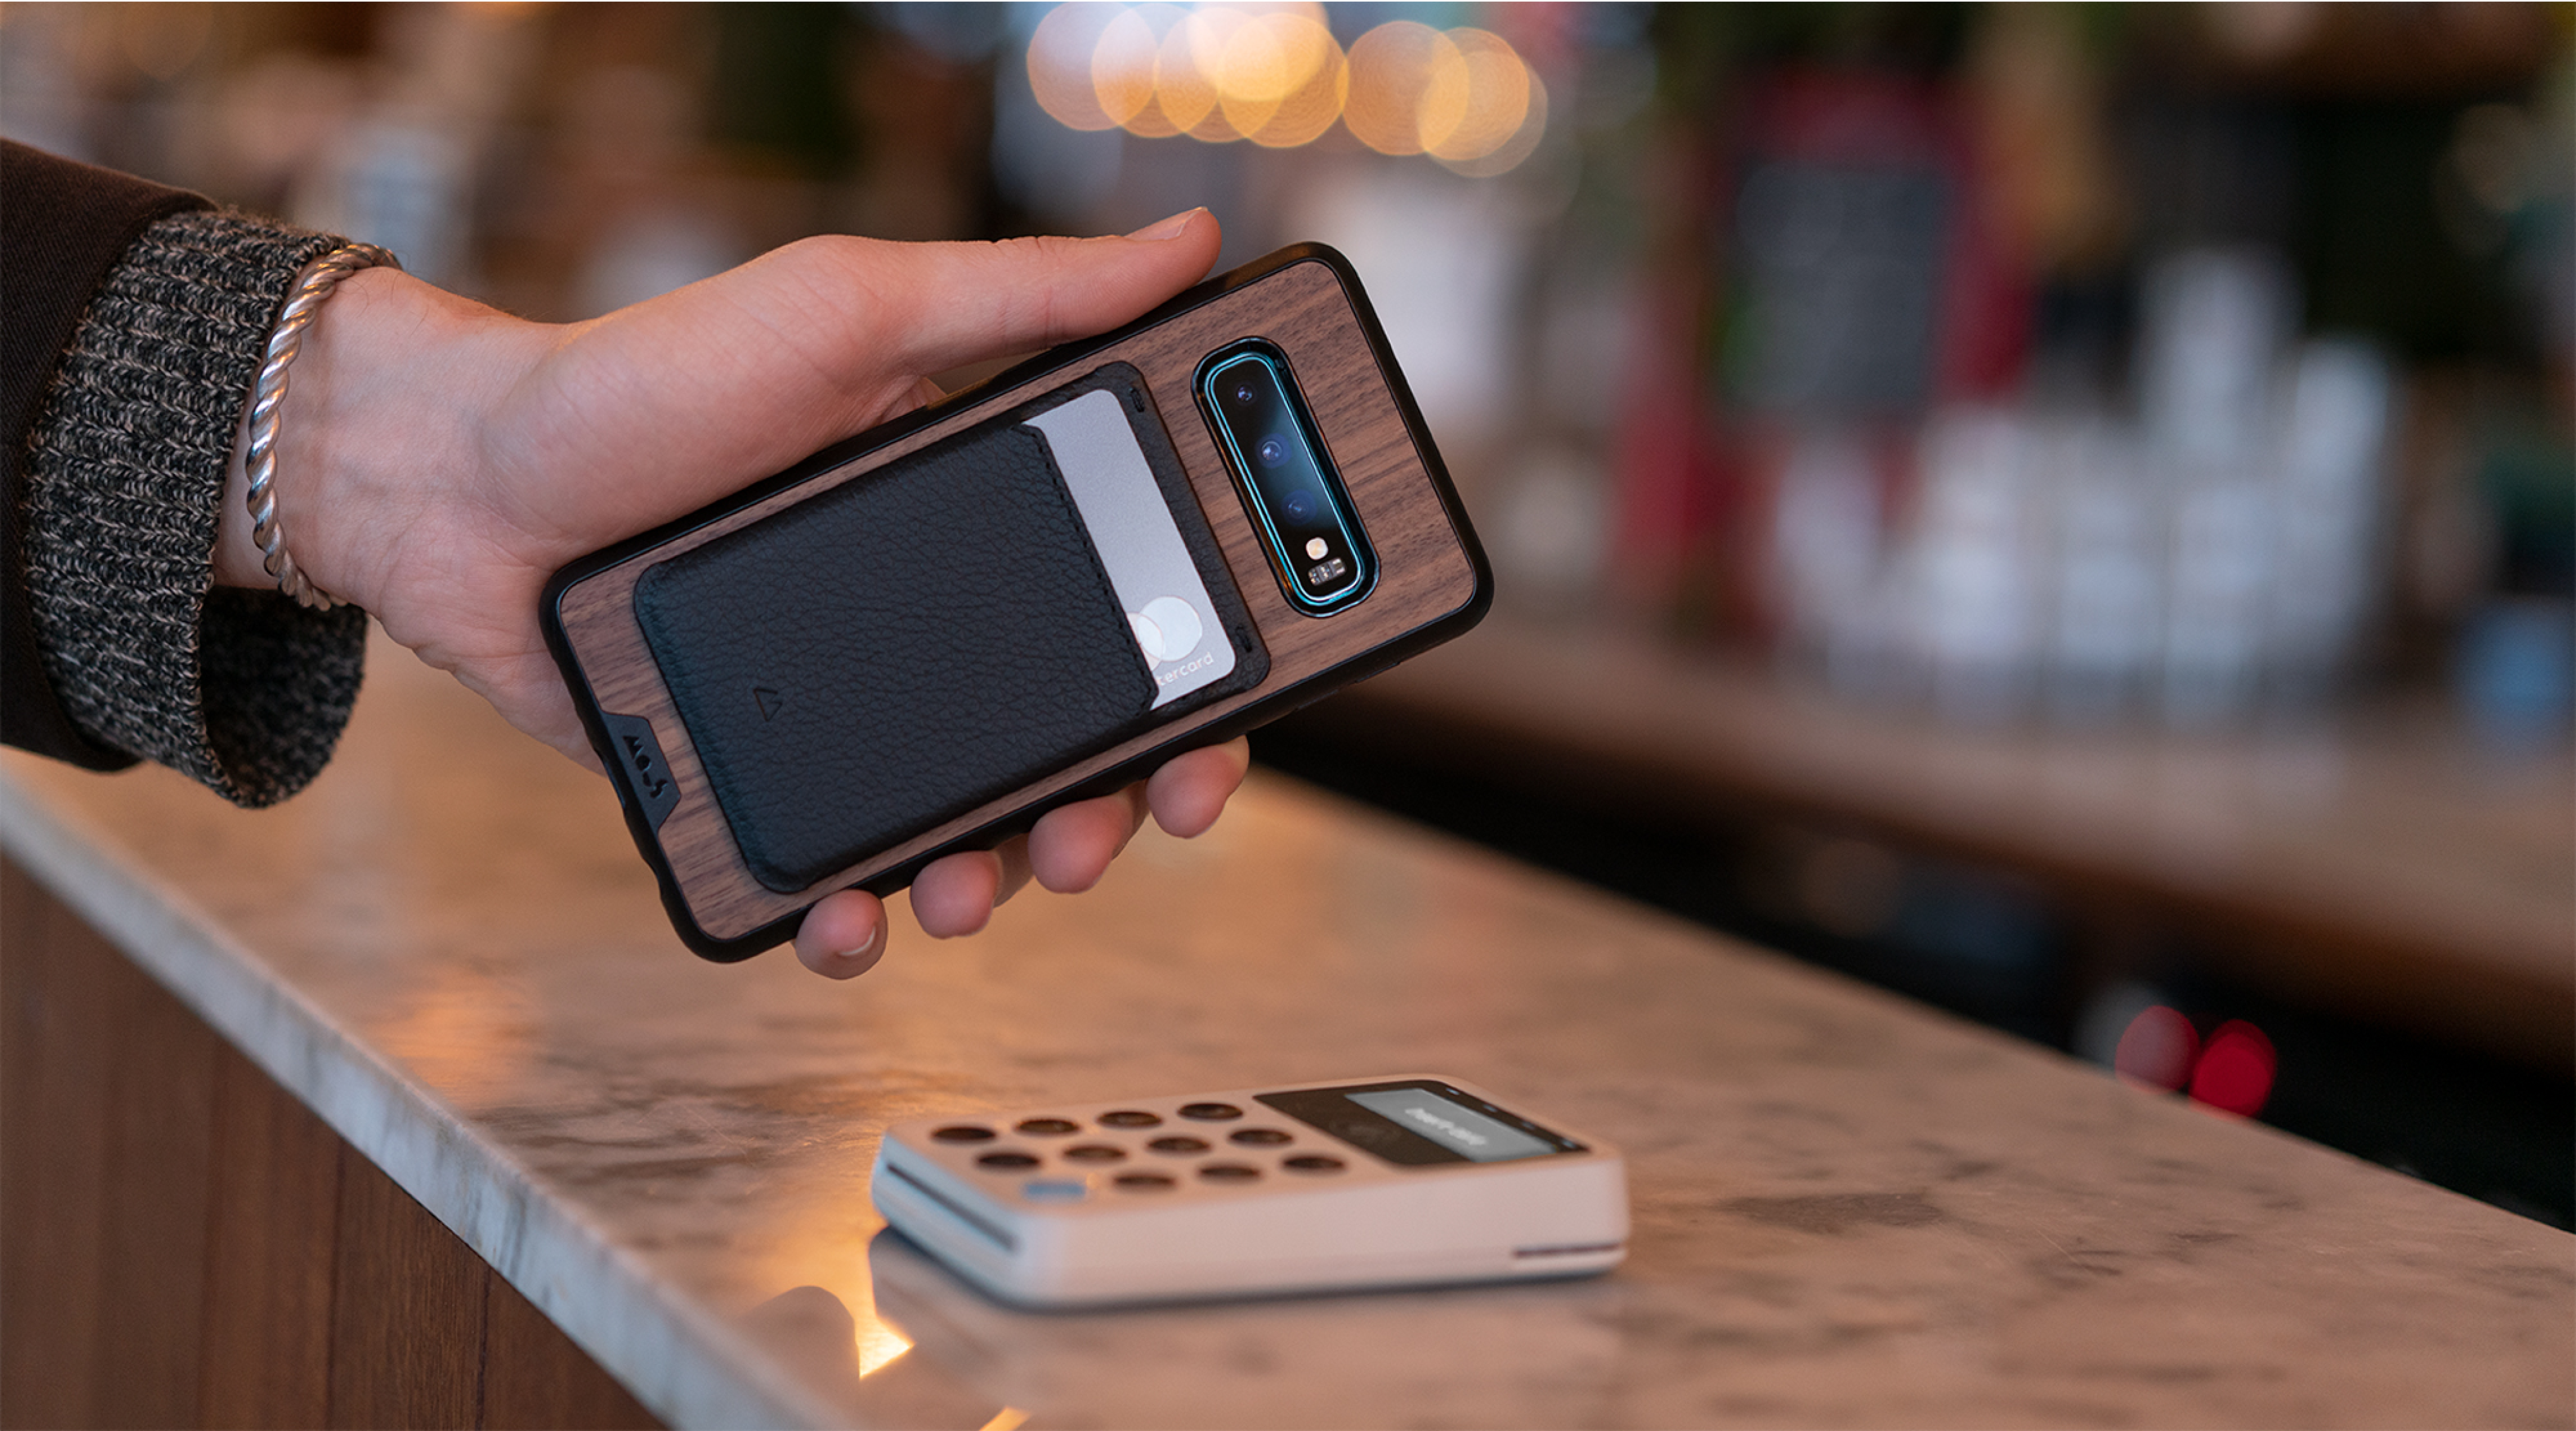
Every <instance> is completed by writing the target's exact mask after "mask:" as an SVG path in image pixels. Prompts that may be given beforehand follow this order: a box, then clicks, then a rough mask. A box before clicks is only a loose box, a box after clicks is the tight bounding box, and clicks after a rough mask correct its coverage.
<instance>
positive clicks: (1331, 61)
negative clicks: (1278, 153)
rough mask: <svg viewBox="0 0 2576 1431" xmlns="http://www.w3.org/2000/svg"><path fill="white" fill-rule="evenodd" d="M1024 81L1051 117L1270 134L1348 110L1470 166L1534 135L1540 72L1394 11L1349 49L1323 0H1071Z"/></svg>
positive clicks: (1394, 141) (1500, 42) (1284, 134)
mask: <svg viewBox="0 0 2576 1431" xmlns="http://www.w3.org/2000/svg"><path fill="white" fill-rule="evenodd" d="M1028 74H1029V87H1030V89H1031V91H1032V92H1033V93H1034V94H1035V95H1036V97H1037V101H1038V104H1039V106H1040V107H1041V108H1043V109H1044V110H1045V111H1046V112H1047V114H1049V115H1050V116H1052V117H1053V118H1054V119H1055V120H1056V121H1057V122H1058V123H1061V124H1063V125H1065V126H1067V127H1069V128H1073V129H1082V130H1103V129H1124V130H1126V131H1127V132H1128V133H1130V134H1133V135H1136V136H1137V137H1138V138H1142V139H1165V138H1171V137H1173V136H1176V135H1183V134H1186V135H1188V136H1189V137H1191V138H1193V139H1197V140H1201V141H1203V142H1206V143H1211V144H1223V143H1230V142H1232V141H1234V140H1238V139H1249V140H1251V141H1252V142H1253V143H1255V144H1257V145H1260V146H1262V147H1264V148H1270V149H1289V148H1295V147H1297V146H1299V145H1303V144H1311V143H1313V142H1315V141H1316V140H1318V139H1320V138H1322V137H1324V135H1326V134H1327V133H1329V132H1330V131H1331V130H1332V127H1333V125H1334V123H1335V122H1336V121H1339V122H1341V123H1342V124H1343V125H1344V126H1345V127H1346V128H1347V129H1348V130H1349V132H1350V133H1351V135H1352V136H1353V137H1354V138H1356V139H1358V140H1359V141H1360V142H1361V143H1362V144H1365V145H1367V146H1368V147H1369V148H1371V149H1374V150H1376V151H1378V152H1379V153H1381V154H1389V155H1398V156H1402V155H1415V154H1421V155H1427V156H1429V157H1430V158H1432V159H1434V160H1436V161H1437V162H1439V163H1441V164H1443V165H1445V166H1447V167H1448V168H1450V169H1451V170H1453V171H1455V172H1457V173H1460V174H1463V175H1467V176H1469V177H1471V178H1485V177H1491V176H1493V175H1496V174H1501V173H1504V172H1506V171H1508V170H1510V169H1511V168H1512V167H1513V166H1515V165H1517V164H1519V163H1520V162H1521V161H1522V160H1523V159H1526V158H1527V157H1529V155H1530V153H1531V151H1533V150H1535V149H1536V148H1537V147H1538V142H1539V140H1540V138H1541V137H1542V136H1543V134H1544V131H1545V129H1546V127H1547V87H1546V86H1545V85H1544V84H1542V83H1541V82H1540V80H1539V76H1538V74H1537V72H1536V71H1534V70H1533V69H1531V68H1530V66H1529V64H1528V63H1527V62H1526V61H1525V60H1523V59H1522V58H1521V56H1520V54H1519V52H1518V51H1516V50H1514V49H1513V48H1512V46H1511V44H1510V42H1509V41H1507V40H1505V39H1503V38H1502V37H1501V36H1500V35H1496V34H1493V33H1492V32H1490V31H1486V30H1478V29H1472V28H1464V27H1462V28H1459V29H1454V30H1447V31H1442V30H1436V29H1433V28H1432V27H1430V26H1428V25H1424V24H1420V23H1418V22H1415V21H1411V20H1391V21H1388V22H1387V23H1385V24H1382V25H1379V26H1377V27H1376V28H1374V29H1372V30H1370V31H1369V32H1368V33H1366V34H1364V35H1362V36H1361V37H1360V38H1359V39H1358V40H1357V41H1356V42H1354V43H1353V44H1352V46H1351V49H1350V52H1349V53H1348V54H1347V55H1346V54H1344V53H1343V51H1342V48H1341V46H1340V45H1339V44H1338V43H1336V42H1335V40H1334V39H1333V34H1332V31H1331V30H1330V29H1329V28H1328V27H1327V26H1326V25H1325V23H1324V18H1323V7H1322V6H1321V5H1318V4H1313V3H1305V4H1280V5H1235V4H1205V5H1191V6H1181V5H1173V4H1165V3H1160V0H1149V3H1145V4H1138V5H1120V4H1094V3H1079V0H1077V3H1070V4H1064V5H1059V6H1057V7H1056V8H1055V9H1053V10H1051V11H1049V12H1048V13H1047V15H1046V17H1045V18H1044V19H1043V20H1041V21H1040V22H1039V24H1038V27H1037V30H1036V32H1035V34H1033V35H1032V36H1031V37H1030V40H1029V52H1028Z"/></svg>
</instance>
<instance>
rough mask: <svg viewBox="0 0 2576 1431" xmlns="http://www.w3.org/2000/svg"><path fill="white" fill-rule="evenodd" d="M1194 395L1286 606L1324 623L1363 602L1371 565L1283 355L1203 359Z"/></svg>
mask: <svg viewBox="0 0 2576 1431" xmlns="http://www.w3.org/2000/svg"><path fill="white" fill-rule="evenodd" d="M1197 389H1198V400H1199V409H1200V411H1201V412H1202V413H1203V414H1204V415H1205V416H1206V417H1207V419H1208V423H1209V426H1210V427H1211V428H1212V429H1214V435H1215V436H1216V437H1217V439H1218V445H1219V446H1220V447H1221V448H1222V449H1223V450H1224V453H1225V459H1226V465H1227V466H1228V467H1231V468H1232V469H1233V470H1234V475H1235V479H1236V481H1237V482H1238V483H1239V484H1240V489H1241V491H1242V494H1243V501H1244V508H1245V511H1246V513H1247V515H1249V516H1250V517H1251V518H1252V521H1253V527H1254V529H1255V530H1256V531H1257V532H1258V533H1259V534H1260V536H1261V539H1262V542H1263V544H1264V545H1265V546H1267V547H1268V548H1269V551H1270V560H1271V567H1272V570H1273V571H1274V573H1275V574H1276V575H1277V576H1278V578H1279V585H1280V589H1281V590H1282V591H1283V592H1284V593H1285V594H1286V595H1287V597H1288V600H1289V601H1290V603H1291V604H1293V605H1294V606H1296V607H1297V609H1298V610H1300V611H1303V612H1305V613H1306V614H1307V615H1309V616H1326V615H1330V614H1331V613H1333V612H1335V611H1339V610H1341V609H1342V608H1343V607H1345V606H1348V605H1350V604H1351V603H1353V602H1355V601H1358V600H1360V599H1361V598H1363V597H1365V596H1367V595H1368V592H1369V588H1370V587H1371V586H1373V585H1374V584H1375V583H1376V580H1377V557H1376V554H1375V553H1374V552H1372V551H1371V550H1370V549H1369V542H1368V534H1367V533H1366V532H1365V531H1363V530H1361V528H1360V524H1359V516H1358V513H1357V512H1356V511H1354V510H1353V508H1352V506H1351V497H1350V493H1349V492H1348V491H1346V490H1345V489H1344V488H1343V486H1342V474H1341V473H1340V472H1339V471H1337V470H1335V468H1334V466H1333V460H1332V456H1331V454H1330V453H1329V452H1328V451H1327V450H1326V449H1325V446H1324V443H1323V441H1322V439H1321V438H1320V437H1319V435H1318V434H1317V432H1316V428H1315V416H1314V413H1313V412H1312V410H1310V409H1309V408H1308V407H1307V406H1306V402H1305V399H1304V397H1303V396H1302V395H1301V394H1300V393H1299V392H1298V391H1297V384H1296V380H1295V379H1294V378H1293V377H1291V376H1290V374H1289V371H1288V358H1287V355H1286V354H1284V353H1282V352H1280V351H1279V349H1278V347H1277V345H1275V344H1273V343H1270V342H1267V341H1265V340H1262V339H1258V338H1254V339H1247V340H1245V341H1244V342H1242V343H1238V344H1236V345H1235V346H1233V347H1231V348H1228V349H1225V350H1224V351H1222V352H1220V353H1218V354H1217V355H1216V356H1214V357H1212V358H1210V359H1208V361H1207V362H1206V363H1205V364H1204V365H1202V366H1201V367H1200V369H1199V375H1198V383H1197Z"/></svg>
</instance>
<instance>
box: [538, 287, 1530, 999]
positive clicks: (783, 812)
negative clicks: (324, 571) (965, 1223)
mask: <svg viewBox="0 0 2576 1431" xmlns="http://www.w3.org/2000/svg"><path fill="white" fill-rule="evenodd" d="M1492 600H1493V577H1492V573H1491V570H1490V568H1489V567H1488V565H1487V563H1486V560H1485V556H1484V552H1483V549H1482V548H1481V547H1480V546H1479V545H1478V543H1477V540H1476V535H1475V532H1474V529H1473V528H1472V527H1471V526H1470V525H1469V524H1468V521H1467V516H1466V513H1465V511H1464V510H1463V509H1462V508H1461V507H1460V505H1459V502H1458V494H1457V491H1456V488H1455V487H1454V486H1453V485H1452V483H1451V482H1450V479H1449V475H1448V472H1447V470H1446V469H1445V468H1444V467H1443V466H1442V465H1441V461H1440V455H1439V451H1438V449H1437V448H1436V447H1434V446H1433V444H1432V440H1431V435H1430V433H1429V432H1428V431H1427V430H1426V429H1425V428H1424V426H1423V423H1422V415H1421V413H1420V411H1419V410H1418V409H1417V408H1416V407H1415V405H1414V402H1413V397H1412V394H1411V393H1410V392H1409V391H1408V390H1407V388H1406V386H1405V382H1404V376H1403V374H1402V373H1401V372H1400V371H1398V369H1397V368H1396V365H1395V360H1394V357H1393V355H1392V354H1391V353H1390V352H1389V351H1388V348H1387V343H1386V335H1385V333H1384V332H1383V331H1382V330H1381V329H1380V328H1379V326H1378V322H1377V318H1376V315H1375V314H1374V313H1373V312H1372V311H1371V309H1370V307H1369V302H1368V298H1367V295H1366V294H1365V292H1363V290H1362V289H1361V287H1360V282H1359V278H1358V275H1357V274H1355V273H1353V272H1352V270H1351V266H1350V264H1349V262H1348V261H1347V260H1345V259H1344V258H1343V257H1342V256H1341V255H1340V254H1338V253H1336V252H1334V251H1333V250H1331V249H1329V248H1325V247H1323V246H1321V245H1315V244H1305V245H1299V246H1296V247H1293V248H1288V249H1283V250H1281V251H1279V252H1277V253H1274V254H1271V255H1270V256H1268V257H1266V258H1263V259H1260V260H1258V261H1256V262H1254V263H1251V264H1248V265H1245V266H1244V267H1242V268H1238V269H1235V270H1233V271H1231V272H1228V273H1225V274H1223V275H1220V276H1218V277H1216V278H1214V279H1211V280H1209V281H1208V282H1206V283H1203V284H1201V285H1199V286H1198V287H1196V288H1193V289H1191V290H1190V291H1188V292H1186V293H1184V294H1182V295H1180V296H1179V297H1177V298H1175V299H1173V300H1172V301H1171V302H1170V303H1167V304H1165V305H1163V306H1162V307H1160V308H1158V309H1156V310H1155V311H1153V312H1152V313H1149V314H1147V315H1145V316H1144V317H1143V318H1140V319H1138V320H1137V321H1136V322H1134V323H1131V324H1128V325H1127V326H1125V327H1123V328H1120V329H1118V330H1116V331H1114V332H1110V333H1105V334H1102V335H1100V336H1098V337H1094V338H1089V339H1085V340H1082V341H1080V342H1077V343H1070V344H1066V345H1064V346H1062V347H1058V348H1054V349H1050V350H1048V351H1047V352H1045V353H1042V354H1040V355H1038V356H1037V357H1035V358H1032V359H1030V360H1029V361H1027V362H1025V363H1022V364H1020V365H1018V366H1016V367H1014V368H1012V369H1011V370H1009V371H1007V372H1004V373H1002V374H1000V375H998V376H996V377H994V378H992V379H989V380H987V381H986V382H983V383H980V384H978V385H976V386H975V387H972V388H968V389H965V390H963V391H960V392H958V393H955V394H952V395H950V396H949V397H948V398H946V399H945V400H943V401H941V402H938V403H935V404H932V405H931V406H929V407H927V408H924V409H922V410H920V411H918V412H914V413H911V414H908V415H906V416H904V417H902V418H899V419H897V420H895V421H893V422H890V423H887V424H885V425H883V426H880V427H876V428H873V429H870V430H869V431H867V432H863V433H860V434H858V435H857V436H855V437H852V438H849V439H848V440H846V441H844V442H841V443H838V444H835V445H834V446H832V447H830V448H827V449H825V450H824V451H822V452H818V453H816V454H814V455H813V456H812V457H810V458H808V459H806V460H805V461H803V462H800V463H798V464H797V465H796V466H794V467H792V468H789V469H788V470H787V471H785V472H781V473H779V474H777V475H776V476H773V477H770V478H768V479H765V480H763V481H761V482H758V483H755V484H753V485H752V486H750V487H748V488H745V489H744V490H743V491H741V492H738V493H736V494H734V495H733V496H731V497H728V498H726V499H724V500H723V501H720V502H717V503H715V504H713V505H711V506H708V507H706V508H703V509H701V510H699V511H697V512H693V513H691V514H690V515H688V516H686V517H683V518H681V519H680V520H678V521H675V522H672V523H669V524H667V525H665V526H662V527H660V528H657V529H655V530H653V531H650V532H646V533H644V534H642V535H640V536H637V537H633V538H630V539H628V540H626V541H623V542H619V543H617V544H615V545H613V546H610V547H607V548H605V549H603V550H600V551H597V552H594V553H591V554H590V555H588V556H586V557H583V558H581V559H579V560H577V561H575V562H573V563H571V564H569V565H567V566H566V567H564V568H563V569H562V570H561V571H559V572H557V573H556V574H555V576H554V578H553V580H552V581H551V582H549V583H548V585H547V587H546V591H545V595H544V600H543V609H542V612H541V623H542V625H543V627H544V630H545V634H546V641H547V645H548V647H549V648H550V649H551V650H552V652H553V654H554V657H555V660H556V662H557V664H558V665H560V666H561V668H562V670H563V675H564V680H565V683H566V685H567V686H568V687H569V688H570V690H571V692H572V696H573V702H574V705H575V706H576V708H577V709H578V710H579V711H580V714H581V719H582V724H583V726H584V728H585V729H586V730H587V731H588V733H589V735H590V739H591V743H592V744H593V746H594V747H596V748H597V750H598V751H599V755H600V758H601V760H602V761H603V762H604V763H605V764H606V765H607V767H608V769H609V772H610V774H611V777H612V780H613V782H614V784H615V785H616V787H617V793H618V799H619V802H620V803H621V805H622V806H623V807H624V811H625V816H626V823H627V826H628V828H629V830H630V831H631V832H632V833H633V834H634V837H635V843H636V847H637V849H638V850H639V851H640V852H641V853H642V854H643V856H644V859H645V860H646V862H648V863H649V864H650V865H651V866H652V867H653V870H654V873H655V875H656V876H657V878H658V879H659V881H660V884H661V891H662V899H663V904H664V905H665V907H666V908H667V909H668V910H669V912H670V915H671V920H672V924H673V926H674V927H675V928H676V929H677V930H678V932H679V934H680V937H681V939H682V940H683V941H684V942H685V943H686V944H687V945H688V946H689V948H691V949H692V950H694V951H696V952H697V953H698V954H700V955H702V956H704V957H706V958H709V959H715V960H722V961H730V960H737V959H744V958H748V957H750V956H751V955H753V954H756V953H758V952H760V951H761V950H763V949H767V948H770V947H772V946H774V945H777V944H779V943H782V942H784V941H786V940H787V939H789V938H791V937H792V936H793V935H794V933H795V930H796V924H797V921H798V919H799V918H800V916H801V915H802V914H803V912H804V910H805V908H806V907H807V906H809V905H811V904H812V903H814V901H816V900H818V899H821V898H823V897H824V896H825V895H828V894H830V893H832V892H834V891H836V890H841V889H849V888H861V889H867V890H871V891H874V892H876V893H879V894H889V893H892V892H894V891H895V890H898V889H901V888H903V887H904V886H905V885H907V884H909V883H910V882H911V880H912V878H913V876H914V875H915V874H916V873H918V872H919V871H920V869H921V868H922V867H923V866H924V865H927V864H928V863H930V862H931V861H932V860H935V859H938V858H939V857H941V856H943V855H946V854H950V853H953V852H957V851H963V850H975V849H987V848H990V847H991V846H993V845H994V844H996V843H998V842H1000V841H1001V840H1003V839H1005V838H1008V837H1009V836H1011V835H1015V834H1018V833H1021V832H1023V831H1025V830H1027V829H1028V827H1029V826H1030V825H1031V824H1033V823H1035V821H1036V820H1037V818H1038V816H1040V815H1041V814H1043V813H1045V812H1046V811H1047V810H1049V809H1052V808H1054V807H1055V806H1057V805H1061V804H1064V803H1067V802H1069V801H1074V800H1081V799H1087V798H1090V797H1092V796H1095V795H1099V794H1103V793H1106V792H1108V791H1110V790H1114V789H1117V788H1118V787H1120V786H1122V785H1125V784H1128V783H1130V782H1132V781H1135V780H1138V779H1141V778H1143V777H1144V776H1145V775H1146V774H1148V773H1150V772H1151V770H1152V769H1153V768H1154V767H1155V766H1156V765H1159V764H1160V763H1161V762H1163V761H1164V760H1167V759H1169V758H1170V757H1171V756H1173V755H1175V754H1177V753H1179V752H1180V751H1182V750H1185V749H1188V748H1190V747H1193V746H1199V745H1208V744H1214V743H1217V742H1221V741H1225V740H1230V739H1233V738H1234V737H1235V736H1237V735H1240V734H1242V733H1243V732H1245V731H1248V730H1250V729H1252V728H1253V727H1255V726H1258V725H1260V724H1262V723H1263V722H1265V721H1268V720H1272V719H1275V718H1276V717H1278V716H1281V715H1285V714H1286V713H1288V712H1289V711H1291V710H1294V709H1296V708H1297V707H1298V706H1300V705H1304V704H1306V703H1308V702H1311V701H1314V700H1316V699H1318V698H1320V697H1322V696H1325V695H1328V694H1330V693H1331V692H1332V691H1334V690H1336V689H1339V688H1340V687H1342V686H1344V685H1347V684H1349V683H1351V682H1353V681H1356V680H1360V679H1363V678H1365V677H1367V676H1369V675H1372V674H1374V673H1376V672H1378V671H1380V670H1383V669H1385V668H1386V667H1388V666H1391V665H1393V664H1395V663H1396V662H1398V661H1401V660H1403V659H1405V658H1406V657H1408V656H1411V655H1413V654H1415V653H1417V652H1420V651H1423V650H1425V649H1428V648H1429V647H1431V646H1434V645H1437V644H1438V643H1440V642H1442V641H1446V640H1449V639H1451V638H1453V637H1455V636H1457V635H1459V634H1461V633H1463V632H1465V631H1467V630H1468V629H1469V628H1471V627H1473V626H1474V625H1475V624H1476V622H1477V621H1479V620H1480V619H1482V617H1483V615H1484V613H1485V611H1486V609H1487V608H1488V607H1489V606H1490V605H1491V603H1492Z"/></svg>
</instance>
